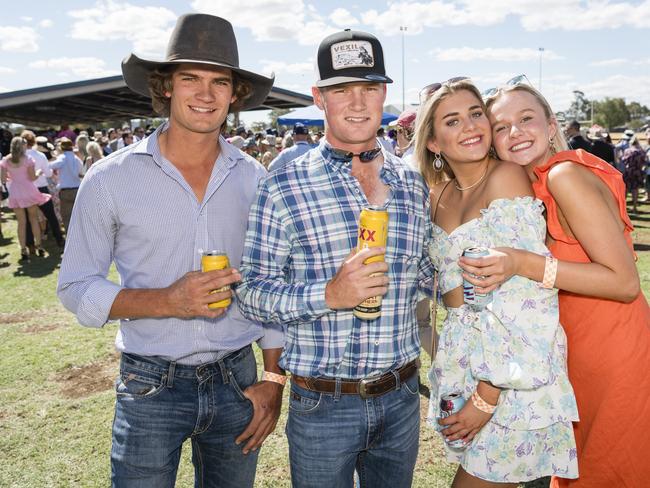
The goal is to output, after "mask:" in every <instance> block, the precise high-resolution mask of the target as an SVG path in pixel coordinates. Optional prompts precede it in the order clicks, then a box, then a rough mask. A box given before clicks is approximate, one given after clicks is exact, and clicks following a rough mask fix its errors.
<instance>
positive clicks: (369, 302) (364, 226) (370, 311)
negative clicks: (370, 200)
mask: <svg viewBox="0 0 650 488" xmlns="http://www.w3.org/2000/svg"><path fill="white" fill-rule="evenodd" d="M387 239H388V210H386V209H385V208H383V207H367V208H364V209H363V210H362V211H361V215H360V216H359V233H358V236H357V251H361V250H362V249H366V248H369V247H386V241H387ZM381 261H384V255H383V254H382V255H381V256H373V257H371V258H368V259H366V260H365V261H364V264H369V263H375V262H381ZM378 274H379V273H378ZM381 298H382V297H381V295H379V296H376V297H370V298H368V299H366V300H364V301H363V302H361V303H360V304H359V305H357V306H356V307H354V310H353V313H354V315H355V316H356V317H358V318H360V319H362V320H374V319H377V318H379V317H380V316H381Z"/></svg>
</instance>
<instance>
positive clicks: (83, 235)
mask: <svg viewBox="0 0 650 488" xmlns="http://www.w3.org/2000/svg"><path fill="white" fill-rule="evenodd" d="M98 176H99V175H97V174H94V175H93V174H90V175H89V176H88V177H87V178H85V179H84V180H83V182H82V184H81V186H80V188H79V192H78V194H77V198H76V201H75V205H74V208H73V211H72V218H71V224H70V232H69V235H68V239H67V243H66V247H65V254H64V256H63V262H62V264H61V271H60V273H59V281H58V286H57V294H58V296H59V299H60V300H61V303H63V305H64V306H65V307H66V308H67V309H68V310H69V311H70V312H72V313H74V314H75V315H76V316H77V320H78V321H79V323H80V324H81V325H84V326H87V327H102V326H103V325H104V324H105V323H106V322H107V321H108V317H109V314H110V311H111V307H112V306H113V302H114V301H115V297H116V296H117V294H118V293H119V292H120V291H121V290H122V289H123V287H122V286H121V285H118V284H116V283H113V282H112V281H110V280H108V279H107V276H108V271H109V268H110V265H111V262H112V249H113V243H114V239H115V225H114V220H113V215H114V212H113V208H112V205H111V200H110V198H109V197H108V196H107V195H106V194H105V192H104V191H103V189H102V186H101V180H100V178H98Z"/></svg>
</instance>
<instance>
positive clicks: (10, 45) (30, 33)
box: [0, 26, 38, 53]
mask: <svg viewBox="0 0 650 488" xmlns="http://www.w3.org/2000/svg"><path fill="white" fill-rule="evenodd" d="M37 39H38V34H36V31H35V30H34V29H32V28H31V27H10V26H8V27H2V26H0V51H8V52H14V53H34V52H36V51H38V43H37V42H36V40H37Z"/></svg>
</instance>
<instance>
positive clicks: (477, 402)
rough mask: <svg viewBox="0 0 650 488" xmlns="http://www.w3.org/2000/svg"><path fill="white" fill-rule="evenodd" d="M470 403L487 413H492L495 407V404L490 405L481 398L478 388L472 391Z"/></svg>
mask: <svg viewBox="0 0 650 488" xmlns="http://www.w3.org/2000/svg"><path fill="white" fill-rule="evenodd" d="M472 405H474V406H475V407H476V408H478V409H479V410H480V411H481V412H485V413H489V414H490V415H492V414H493V413H494V411H495V410H496V409H497V406H496V405H490V404H489V403H488V402H486V401H485V400H483V399H482V398H481V395H479V394H478V390H477V391H474V393H472Z"/></svg>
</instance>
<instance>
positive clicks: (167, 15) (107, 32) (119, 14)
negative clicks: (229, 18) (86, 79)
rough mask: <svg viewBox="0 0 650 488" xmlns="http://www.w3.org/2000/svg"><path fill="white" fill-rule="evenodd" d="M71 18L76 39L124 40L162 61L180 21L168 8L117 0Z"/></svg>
mask: <svg viewBox="0 0 650 488" xmlns="http://www.w3.org/2000/svg"><path fill="white" fill-rule="evenodd" d="M239 8H241V6H239ZM68 15H70V16H71V17H73V18H74V19H76V20H75V22H74V23H73V25H72V32H71V34H70V35H71V37H72V38H73V39H84V40H90V41H107V40H122V39H124V40H127V41H130V42H131V43H133V50H134V51H135V52H137V53H141V54H153V55H156V56H158V57H160V58H162V57H163V55H164V52H165V48H166V46H167V41H168V39H169V35H170V34H171V30H172V28H173V24H174V22H175V21H176V18H177V16H176V14H175V13H174V12H172V11H171V10H169V9H167V8H164V7H138V6H135V5H131V4H129V3H119V2H115V1H113V0H100V1H98V2H97V3H96V4H95V5H94V6H93V7H91V8H89V9H83V10H73V11H70V12H68Z"/></svg>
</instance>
